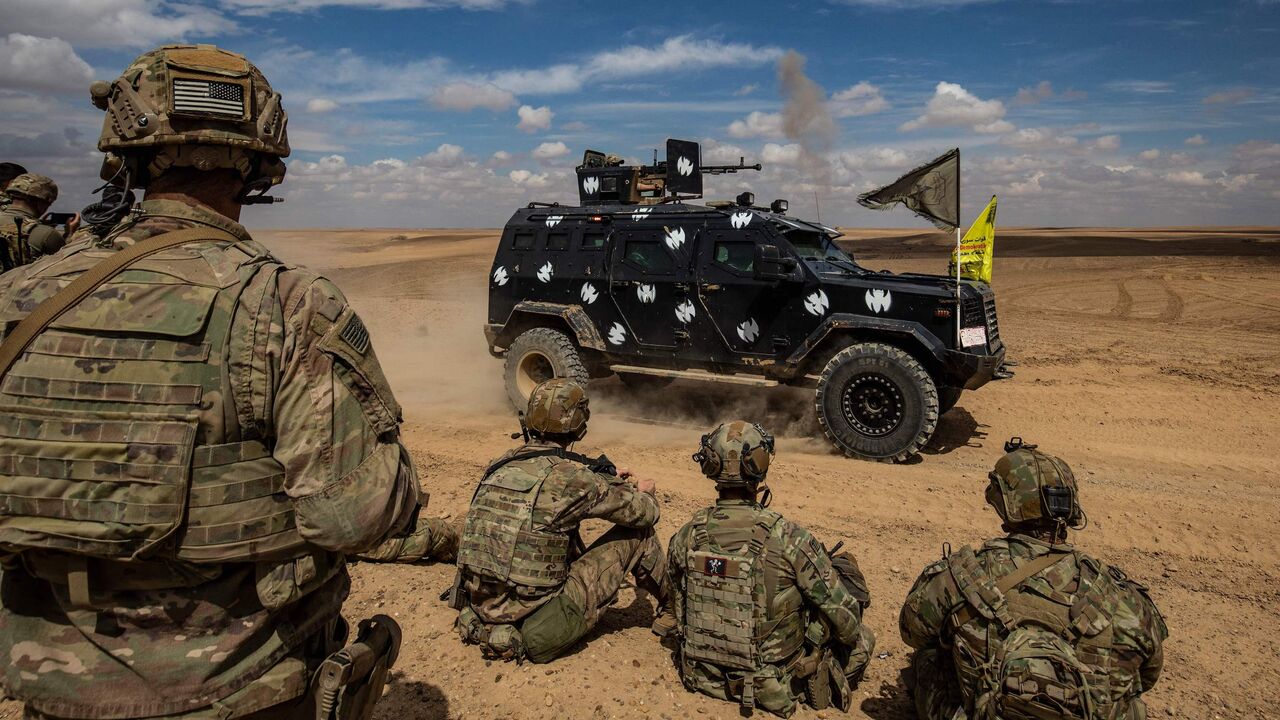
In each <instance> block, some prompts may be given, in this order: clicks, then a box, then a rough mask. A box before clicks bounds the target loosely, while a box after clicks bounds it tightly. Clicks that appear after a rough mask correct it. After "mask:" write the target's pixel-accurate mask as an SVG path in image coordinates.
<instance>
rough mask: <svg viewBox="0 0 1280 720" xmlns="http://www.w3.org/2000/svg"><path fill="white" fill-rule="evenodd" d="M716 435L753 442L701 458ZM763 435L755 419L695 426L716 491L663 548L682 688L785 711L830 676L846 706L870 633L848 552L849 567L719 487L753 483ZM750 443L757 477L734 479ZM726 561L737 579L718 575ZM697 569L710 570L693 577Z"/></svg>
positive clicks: (795, 528)
mask: <svg viewBox="0 0 1280 720" xmlns="http://www.w3.org/2000/svg"><path fill="white" fill-rule="evenodd" d="M753 428H754V430H755V431H758V434H754V433H753V432H752V430H753ZM761 436H763V438H767V449H768V453H767V455H761V454H760V453H759V450H758V448H757V447H756V446H757V445H759V444H760V443H759V439H758V438H760V437H761ZM718 441H724V444H726V445H730V446H737V447H745V448H751V449H752V450H754V451H755V452H748V453H739V451H737V450H736V449H730V450H728V451H727V452H725V451H722V452H721V453H720V455H719V456H718V457H715V458H714V462H709V461H708V459H707V458H706V450H708V449H709V447H711V446H716V445H718V444H719V442H718ZM772 445H773V442H772V438H771V437H768V435H767V433H764V431H763V430H762V429H760V428H759V426H752V425H748V424H747V423H743V422H740V421H739V422H734V423H728V424H726V425H722V426H721V427H720V428H719V429H717V431H715V432H714V433H712V434H710V435H708V436H704V438H703V451H702V452H700V453H699V455H696V456H695V459H698V460H699V461H700V462H702V464H703V471H704V473H706V474H708V476H711V477H713V478H714V479H716V481H717V486H718V487H719V488H720V489H721V493H722V497H721V498H720V499H719V500H717V502H716V504H715V505H714V506H712V507H709V508H706V509H703V510H700V511H698V512H697V513H696V514H695V515H694V517H693V519H692V520H690V521H689V522H688V523H687V524H686V525H685V526H684V527H682V528H680V530H679V531H678V532H676V534H675V535H674V536H673V537H672V538H671V542H670V544H669V546H668V549H667V565H668V568H669V570H668V572H669V575H668V578H669V582H670V586H669V587H670V590H669V593H668V595H669V598H670V609H671V612H672V615H673V618H674V621H675V623H676V633H677V634H678V636H679V637H680V638H681V648H680V652H679V654H678V655H679V669H680V675H681V679H682V680H683V681H684V685H685V687H687V688H689V689H690V690H694V691H697V692H701V693H703V694H705V695H710V696H711V697H716V698H720V699H722V700H729V701H734V702H739V703H741V704H742V705H743V706H746V707H751V706H753V705H754V706H755V707H760V708H763V709H765V710H768V711H770V712H773V713H776V714H778V715H781V716H783V717H787V716H789V715H791V714H792V713H793V712H794V711H795V709H796V704H797V701H800V700H803V699H805V698H806V697H810V698H811V700H812V703H813V704H817V705H818V707H819V708H822V707H827V706H828V705H827V700H826V699H824V700H821V701H819V700H816V699H813V694H812V691H813V688H815V687H817V685H815V684H814V683H821V684H823V686H824V687H825V686H826V684H827V683H830V686H831V687H830V688H829V690H832V691H834V692H833V693H832V695H833V696H834V697H833V699H832V700H831V702H832V704H835V705H837V706H840V707H843V708H844V709H847V708H848V705H849V702H850V700H851V695H850V685H852V684H855V683H857V682H858V681H859V680H860V679H861V677H862V674H863V672H864V671H865V670H866V667H867V664H868V663H869V662H870V660H871V653H872V651H873V650H874V648H875V635H874V634H873V633H872V632H871V630H870V629H869V628H868V627H866V626H865V625H863V624H862V611H863V609H864V607H866V606H867V605H869V604H870V595H869V594H868V593H867V590H866V584H865V581H864V580H863V579H862V577H861V572H860V571H858V570H857V564H856V562H853V560H852V557H851V556H848V555H847V554H846V555H842V556H841V557H840V563H841V566H842V567H843V568H845V569H847V572H842V571H837V569H836V568H835V567H834V566H833V564H832V558H831V557H830V556H829V555H828V554H827V551H826V549H825V548H823V546H822V545H821V544H820V543H819V542H818V541H817V540H816V539H815V538H814V537H813V535H811V534H810V533H809V531H807V530H805V529H804V528H802V527H800V526H799V525H796V524H795V523H793V522H791V521H789V520H787V519H785V518H783V517H782V516H781V515H780V514H778V513H776V512H773V511H772V510H768V509H766V508H764V507H762V506H761V505H760V504H759V503H758V502H756V501H755V500H754V499H742V498H732V497H724V490H725V488H728V487H735V486H736V487H743V486H744V485H746V486H749V487H750V488H751V490H752V493H751V494H753V495H754V490H755V488H756V486H757V484H758V483H760V482H762V481H763V479H764V473H765V472H766V471H767V469H768V464H769V458H770V457H771V456H772ZM752 454H754V455H756V460H755V463H756V464H757V465H758V469H757V471H756V473H757V478H756V479H754V480H744V478H743V477H742V472H744V471H739V470H738V469H737V468H738V466H739V463H740V459H741V457H750V455H752ZM748 462H750V460H749V461H748ZM744 467H745V466H744ZM753 558H754V561H755V562H757V563H762V565H760V566H758V568H757V569H756V570H753V571H747V570H738V569H737V568H739V567H741V566H742V565H743V564H744V563H746V562H750V561H751V560H752V559H753ZM735 573H739V574H740V576H741V577H742V578H743V581H744V583H745V584H746V585H747V586H743V587H738V588H733V587H730V585H728V584H726V583H724V582H723V579H724V578H726V577H727V578H730V579H732V578H734V575H735ZM705 577H711V578H713V580H712V582H711V583H705V582H695V581H696V580H700V579H701V578H705ZM757 602H759V603H760V605H759V606H758V605H757ZM744 631H745V633H746V634H745V635H743V634H742V633H743V632H744ZM733 635H740V636H741V637H740V638H737V639H735V638H734V637H732V636H733ZM748 636H754V642H753V641H752V640H751V639H748ZM743 644H747V645H750V644H755V645H757V648H756V649H751V648H748V647H742V645H743ZM743 654H750V655H752V656H754V659H755V660H756V661H757V662H758V663H759V665H760V667H759V669H756V670H754V671H753V670H750V669H747V667H746V664H743V663H741V662H740V661H739V660H738V658H741V656H742V655H743ZM735 656H736V657H735ZM747 664H750V663H747ZM753 673H754V682H753V683H752V684H751V686H750V689H748V685H747V678H748V677H749V676H751V675H752V674H753Z"/></svg>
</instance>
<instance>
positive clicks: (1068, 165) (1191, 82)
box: [0, 0, 1280, 228]
mask: <svg viewBox="0 0 1280 720" xmlns="http://www.w3.org/2000/svg"><path fill="white" fill-rule="evenodd" d="M0 28H3V30H0V33H4V34H3V35H0V43H3V45H4V47H0V155H2V156H3V158H2V159H16V160H18V161H20V162H23V163H24V164H25V165H27V166H28V167H30V168H31V169H32V170H37V171H42V172H46V173H47V174H50V175H53V176H54V177H55V179H58V180H59V181H60V182H61V183H62V185H63V186H64V188H65V193H64V194H65V196H66V197H67V200H66V202H64V203H63V204H65V205H68V207H67V208H65V209H71V207H72V206H74V205H79V204H83V202H85V201H87V200H88V196H87V191H88V190H89V189H90V188H91V187H92V183H93V178H94V175H95V172H96V163H97V156H96V153H95V151H94V149H93V144H94V141H95V140H96V136H97V133H98V130H99V129H100V125H101V113H99V112H97V111H95V110H94V109H93V108H92V107H91V106H90V105H89V103H88V93H87V90H86V88H87V85H88V82H89V81H90V80H92V79H94V78H112V77H115V76H116V75H117V74H118V73H119V72H120V71H121V70H122V69H123V68H124V67H125V66H126V65H127V64H128V62H129V60H131V59H132V58H133V57H134V56H135V55H137V54H138V53H140V52H142V51H144V50H146V49H148V48H150V47H152V46H155V45H158V44H161V43H164V42H172V41H179V40H188V41H199V42H213V43H216V44H218V45H220V46H223V47H226V48H229V49H233V50H236V51H238V52H242V53H244V54H246V55H248V56H249V57H250V59H252V60H254V61H255V62H256V63H257V64H258V65H259V66H260V67H261V68H262V69H263V70H264V72H266V74H267V76H268V78H270V79H271V81H272V82H273V84H274V85H275V86H276V87H277V89H279V90H280V91H281V92H282V93H283V94H284V98H285V107H286V108H287V109H288V110H289V112H290V136H291V140H292V143H293V147H294V153H293V156H292V157H291V158H290V160H289V176H288V177H287V178H286V180H285V185H284V186H283V188H282V189H281V191H280V194H282V195H283V196H284V197H286V198H287V202H286V203H285V204H284V205H277V206H274V207H271V208H251V209H249V210H248V211H247V214H246V218H247V222H248V223H249V224H250V225H254V226H260V227H262V226H354V227H371V226H379V227H381V226H406V227H451V226H496V225H500V224H501V223H502V222H503V221H504V220H505V219H506V217H507V216H508V215H509V214H510V211H511V210H512V209H513V208H514V207H515V206H516V205H517V204H520V203H523V202H527V201H528V200H531V199H538V200H571V199H573V198H574V197H575V195H574V184H573V182H572V168H573V166H574V165H575V164H576V163H577V162H578V160H579V159H580V158H581V154H582V151H583V150H584V149H585V148H587V147H591V148H597V149H601V150H605V151H610V152H617V153H619V154H622V155H624V156H627V157H629V158H632V159H633V161H638V160H641V159H645V158H648V157H650V155H651V152H652V148H654V147H659V146H661V145H662V143H663V140H664V139H665V138H666V137H668V136H674V137H682V138H690V139H695V140H699V141H701V142H702V143H703V147H704V156H705V158H706V160H707V161H708V162H710V161H734V160H736V159H737V157H738V156H740V155H745V156H746V157H747V158H748V160H749V161H751V160H759V161H761V162H764V163H765V164H766V170H765V172H764V173H761V174H759V175H754V174H753V175H746V174H744V175H738V176H730V177H721V178H713V179H711V180H710V181H709V183H708V188H709V193H708V194H709V195H713V196H731V195H733V194H736V193H737V192H739V191H740V190H741V189H742V188H745V187H749V188H751V189H753V190H755V191H756V193H757V195H758V196H760V197H762V198H772V197H787V198H789V199H791V201H792V207H793V208H795V209H796V210H797V211H799V212H801V213H802V214H811V213H812V209H813V206H814V199H815V197H816V198H817V199H818V200H819V202H820V203H821V206H822V213H823V219H824V221H827V222H838V223H841V224H846V225H855V226H859V225H860V226H877V225H879V226H884V225H893V226H908V227H910V226H915V225H917V224H919V223H918V221H916V220H915V219H914V218H912V217H911V216H910V214H909V213H907V212H905V211H901V212H893V213H874V212H872V211H869V210H864V209H862V208H860V207H858V206H857V205H856V203H855V202H854V198H856V196H857V194H858V193H859V192H862V191H865V190H867V189H870V188H872V187H874V186H876V185H878V184H882V183H886V182H889V181H891V180H892V179H894V178H895V177H896V176H897V175H898V174H899V173H900V172H902V171H905V170H907V169H909V168H910V167H912V166H914V165H916V164H918V163H919V162H922V161H924V160H927V159H929V158H931V157H933V156H935V155H937V154H939V153H941V152H943V151H945V150H946V149H948V148H950V147H956V146H958V147H960V148H961V151H962V158H963V173H964V183H963V186H964V189H965V197H964V201H965V203H964V204H965V215H966V217H972V216H973V215H974V214H976V213H977V212H978V210H979V209H980V208H981V206H982V204H984V203H985V201H986V199H987V198H988V197H989V196H990V195H991V194H993V193H995V194H998V195H1000V197H1001V205H1000V207H1001V212H1000V222H1001V224H1003V225H1013V224H1017V225H1055V226H1061V225H1097V224H1102V225H1223V224H1237V225H1238V224H1280V211H1278V210H1277V208H1278V207H1280V81H1278V79H1280V2H1277V1H1276V0H1222V1H1220V2H1204V1H1201V2H1173V1H1170V2H1136V1H1124V0H1105V1H1103V0H1099V1H1096V2H1094V1H1090V0H1074V1H1068V0H1063V1H1058V2H1041V1H1038V0H1020V1H1014V0H1007V1H1003V2H1002V1H999V0H986V1H983V0H845V1H844V2H836V1H830V2H807V3H799V2H793V3H784V2H737V3H731V4H729V3H726V4H710V3H708V4H692V3H664V2H646V3H635V4H633V5H627V4H623V3H611V4H604V3H589V4H588V3H571V2H557V1H554V0H524V1H514V2H513V1H508V0H231V1H230V2H222V3H204V4H200V3H192V2H182V3H179V2H170V0H90V1H88V2H86V1H85V0H5V2H4V3H3V6H0ZM792 51H794V52H796V53H799V54H800V55H802V56H803V57H804V60H805V63H804V66H803V68H804V69H803V72H804V74H805V75H806V76H807V78H809V80H811V81H812V83H814V84H816V86H817V87H818V88H820V89H821V92H820V94H818V95H816V97H817V98H818V102H816V103H812V102H811V103H809V104H808V105H807V106H806V105H802V104H800V103H799V102H793V103H792V104H791V105H790V110H789V111H788V107H789V106H788V104H787V98H786V97H785V94H784V92H783V90H784V88H783V86H782V83H781V82H780V78H779V59H780V58H781V57H783V56H784V54H786V53H789V52H792ZM810 99H813V98H812V97H811V98H810ZM788 112H790V113H791V114H792V117H793V118H794V119H796V120H797V121H798V122H793V123H790V124H789V123H787V122H784V117H785V116H786V115H787V114H788ZM797 124H799V125H801V126H803V127H802V128H801V129H800V130H797V129H796V128H795V127H794V126H795V125H797ZM788 130H790V132H788ZM921 227H922V228H927V227H928V226H926V225H921Z"/></svg>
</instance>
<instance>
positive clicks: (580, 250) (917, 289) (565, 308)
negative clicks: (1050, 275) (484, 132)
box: [485, 140, 1005, 461]
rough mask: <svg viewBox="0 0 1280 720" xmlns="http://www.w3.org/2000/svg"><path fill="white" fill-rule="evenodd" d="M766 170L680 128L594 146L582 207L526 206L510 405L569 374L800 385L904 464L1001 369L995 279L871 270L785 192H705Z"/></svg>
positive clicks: (518, 228) (868, 449) (509, 229)
mask: <svg viewBox="0 0 1280 720" xmlns="http://www.w3.org/2000/svg"><path fill="white" fill-rule="evenodd" d="M759 167H760V166H759V165H747V164H746V163H745V162H744V161H743V160H740V161H739V163H738V164H737V165H724V166H704V165H702V162H701V156H700V151H699V148H698V145H697V143H692V142H684V141H678V140H671V141H668V146H667V159H666V161H665V162H661V163H658V162H655V163H654V164H653V165H648V166H629V165H626V164H625V163H623V162H622V161H621V160H620V159H618V158H616V157H612V156H607V155H605V154H603V153H600V152H596V151H593V150H588V151H587V152H586V153H585V155H584V158H583V163H582V165H580V166H579V167H578V168H577V175H578V192H579V199H580V203H579V206H577V207H573V206H564V205H558V204H547V203H530V204H529V205H528V206H527V207H523V208H521V209H519V210H517V211H516V212H515V214H514V215H512V217H511V219H510V221H508V222H507V225H506V227H505V228H504V230H503V234H502V238H501V241H500V243H499V245H498V250H497V253H496V255H495V257H494V261H493V266H492V268H491V269H490V271H489V318H488V323H487V324H486V325H485V337H486V340H487V341H488V345H489V348H490V352H491V353H492V354H493V355H494V356H496V357H501V358H504V359H505V380H506V388H507V392H508V394H509V395H510V397H511V400H512V402H513V404H515V405H516V406H517V407H521V406H522V405H523V402H524V400H525V399H526V398H527V397H528V394H529V392H530V391H531V390H532V389H533V387H534V386H535V385H537V384H538V383H539V382H541V381H542V380H545V379H547V378H550V377H555V376H559V377H571V378H574V379H575V380H578V381H580V382H584V383H585V382H587V381H589V380H591V379H593V378H596V379H598V378H603V377H607V376H609V375H613V374H617V375H619V376H620V377H621V379H622V380H623V382H625V383H626V384H628V385H630V386H636V387H644V388H658V387H661V386H662V385H664V384H665V383H668V382H670V381H671V380H673V379H676V378H680V379H686V380H704V381H711V382H716V381H720V382H726V381H727V382H735V383H748V384H756V385H762V386H770V385H798V386H803V387H809V388H813V389H814V391H815V392H814V405H815V410H816V412H817V417H818V420H819V422H820V424H821V426H822V428H823V430H824V431H825V433H826V435H827V437H828V438H829V439H830V440H831V442H832V443H833V444H834V445H835V446H836V447H837V448H839V449H840V450H841V451H842V452H844V453H845V454H847V455H849V456H853V457H860V458H865V459H873V460H884V461H894V460H896V461H902V460H906V459H908V458H910V457H911V456H913V455H915V454H916V453H917V452H919V450H920V448H922V447H923V446H924V445H925V444H926V443H927V442H928V441H929V439H930V437H931V436H932V435H933V432H934V429H935V427H936V426H937V421H938V416H939V415H940V414H941V413H944V412H946V411H947V410H949V409H950V408H951V407H952V406H953V405H955V403H956V401H957V400H958V399H959V397H960V394H961V392H962V391H964V390H975V389H977V388H979V387H982V386H983V385H985V384H986V383H987V382H989V381H990V380H991V379H993V377H998V376H999V375H1000V374H1001V366H1002V364H1003V360H1004V355H1005V348H1004V344H1003V342H1002V341H1001V339H1000V332H999V326H998V324H997V321H996V308H995V295H994V293H993V292H992V290H991V288H990V287H989V286H987V285H985V284H982V283H976V282H971V281H964V282H963V283H962V284H961V286H960V287H959V288H958V289H957V287H956V279H955V278H951V277H946V276H941V275H924V274H915V273H903V274H896V273H890V272H875V271H871V270H868V269H866V268H863V267H862V266H861V265H859V264H858V263H857V262H856V261H855V259H854V258H853V257H852V256H850V254H849V253H848V252H847V251H846V250H844V249H843V248H841V247H840V246H839V245H838V244H837V243H836V239H837V238H838V237H839V236H840V233H839V232H838V231H837V230H835V229H833V228H830V227H827V226H825V225H822V224H819V223H816V222H810V221H806V220H802V219H799V218H795V217H792V216H790V215H788V214H787V211H788V207H787V203H786V201H784V200H777V201H774V202H773V203H771V204H770V205H769V206H768V207H762V206H759V205H757V204H756V201H755V197H754V196H753V195H752V194H751V193H749V192H748V193H742V194H741V195H739V196H738V197H737V199H736V200H734V201H732V202H708V203H706V204H694V203H693V202H690V201H691V200H693V199H696V198H697V197H700V196H701V195H702V178H703V175H706V174H717V173H727V172H738V171H742V170H748V169H759ZM957 290H958V292H957ZM957 297H958V298H959V300H958V301H957Z"/></svg>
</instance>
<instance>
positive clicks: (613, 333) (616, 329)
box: [609, 323, 627, 345]
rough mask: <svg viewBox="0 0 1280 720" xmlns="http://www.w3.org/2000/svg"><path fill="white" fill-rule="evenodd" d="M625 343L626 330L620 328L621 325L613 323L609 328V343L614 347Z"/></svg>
mask: <svg viewBox="0 0 1280 720" xmlns="http://www.w3.org/2000/svg"><path fill="white" fill-rule="evenodd" d="M626 341H627V329H626V328H624V327H622V323H614V324H613V327H611V328H609V342H610V343H612V344H614V345H621V344H622V343H624V342H626Z"/></svg>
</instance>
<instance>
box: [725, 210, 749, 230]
mask: <svg viewBox="0 0 1280 720" xmlns="http://www.w3.org/2000/svg"><path fill="white" fill-rule="evenodd" d="M729 222H730V223H732V224H733V229H734V230H741V229H742V228H744V227H746V226H748V225H750V224H751V213H749V212H736V213H734V214H732V215H730V216H729Z"/></svg>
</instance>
